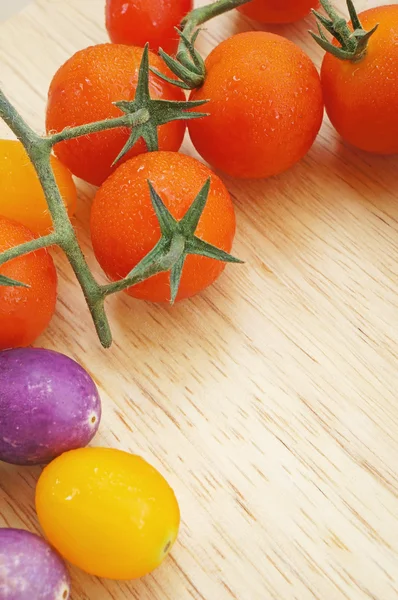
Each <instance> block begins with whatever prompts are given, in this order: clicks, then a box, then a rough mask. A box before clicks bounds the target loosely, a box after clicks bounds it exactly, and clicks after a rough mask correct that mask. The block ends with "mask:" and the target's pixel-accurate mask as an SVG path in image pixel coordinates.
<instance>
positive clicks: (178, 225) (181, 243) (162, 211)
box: [111, 178, 242, 304]
mask: <svg viewBox="0 0 398 600" xmlns="http://www.w3.org/2000/svg"><path fill="white" fill-rule="evenodd" d="M210 183H211V180H210V178H209V179H208V180H207V181H206V183H205V184H204V186H203V187H202V189H201V190H200V192H199V194H198V195H197V196H196V198H195V200H194V201H193V203H192V204H191V206H190V208H189V209H188V211H187V213H186V214H185V216H184V217H183V218H182V219H181V220H180V221H177V220H176V219H175V218H174V217H173V215H172V214H171V213H170V211H169V210H168V208H167V207H166V205H165V204H164V202H163V200H162V199H161V197H160V196H159V194H158V193H157V192H156V190H155V189H154V187H153V185H152V184H151V182H150V181H148V185H149V190H150V194H151V202H152V205H153V208H154V210H155V213H156V216H157V218H158V221H159V225H160V230H161V234H162V236H161V238H160V240H159V242H158V243H157V244H156V246H155V247H154V248H153V250H151V251H150V252H149V253H148V254H147V255H146V256H145V257H144V258H143V259H142V261H141V262H140V263H138V265H137V266H136V267H135V268H134V269H133V270H132V271H131V272H130V273H129V274H128V275H127V277H126V278H125V279H124V280H123V288H126V287H131V286H133V285H136V284H137V283H139V282H141V281H144V280H145V279H148V278H149V277H153V276H154V275H157V274H158V273H163V272H166V271H170V290H171V296H170V301H171V304H173V303H174V302H175V299H176V297H177V294H178V290H179V286H180V282H181V276H182V271H183V267H184V263H185V259H186V258H187V256H188V255H189V254H196V255H199V256H206V257H208V258H213V259H215V260H220V261H223V262H226V263H242V261H241V260H239V259H238V258H235V257H234V256H231V255H230V254H228V253H227V252H224V250H220V248H216V247H215V246H213V245H212V244H208V243H207V242H205V241H203V240H201V239H200V238H198V237H196V235H195V232H196V229H197V227H198V224H199V221H200V218H201V216H202V213H203V211H204V209H205V206H206V203H207V199H208V196H209V191H210ZM116 285H117V284H116ZM111 287H112V284H111Z"/></svg>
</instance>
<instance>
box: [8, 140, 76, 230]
mask: <svg viewBox="0 0 398 600" xmlns="http://www.w3.org/2000/svg"><path fill="white" fill-rule="evenodd" d="M51 165H52V167H53V170H54V175H55V179H56V180H57V184H58V187H59V189H60V192H61V196H62V198H63V200H64V202H65V206H66V207H67V209H68V213H69V216H70V217H71V216H72V215H73V214H74V212H75V210H76V200H77V193H76V186H75V184H74V182H73V179H72V175H71V174H70V172H69V171H68V169H67V168H66V167H64V165H63V164H62V163H61V162H60V161H59V160H58V158H56V157H55V156H52V157H51ZM0 215H2V216H3V217H7V218H8V219H12V220H14V221H18V223H22V224H23V225H26V227H28V229H30V230H31V231H32V232H33V233H35V234H37V235H45V234H46V233H49V231H51V229H52V220H51V215H50V213H49V211H48V208H47V203H46V200H45V198H44V193H43V190H42V187H41V185H40V182H39V179H38V177H37V175H36V171H35V169H34V167H33V165H32V163H31V162H30V160H29V158H28V155H27V154H26V151H25V149H24V147H23V146H22V144H21V142H18V141H16V140H0Z"/></svg>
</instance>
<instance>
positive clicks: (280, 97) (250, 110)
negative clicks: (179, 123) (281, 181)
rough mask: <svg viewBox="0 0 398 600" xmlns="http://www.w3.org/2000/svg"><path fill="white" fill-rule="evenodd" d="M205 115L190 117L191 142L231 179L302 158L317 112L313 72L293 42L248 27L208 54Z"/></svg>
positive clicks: (272, 171) (198, 94)
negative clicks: (252, 30) (249, 30)
mask: <svg viewBox="0 0 398 600" xmlns="http://www.w3.org/2000/svg"><path fill="white" fill-rule="evenodd" d="M206 68H207V77H206V81H205V83H204V85H203V86H202V87H201V88H199V89H197V90H194V91H193V92H192V94H191V100H201V99H203V100H204V99H205V98H209V99H210V102H209V103H208V104H207V105H206V112H207V113H209V114H210V116H209V117H205V118H203V119H198V120H196V121H194V120H192V121H190V122H189V132H190V135H191V139H192V142H193V144H194V146H195V148H196V149H197V151H198V152H199V154H200V155H201V156H202V157H203V158H204V159H205V160H206V161H207V162H209V163H210V164H211V165H212V166H213V167H216V168H217V169H220V170H222V171H224V172H226V173H228V174H229V175H232V176H233V177H240V178H258V179H260V178H264V177H270V176H272V175H277V174H278V173H281V172H282V171H285V170H286V169H288V168H289V167H291V166H292V165H294V164H295V163H296V162H298V161H299V160H300V159H301V158H303V157H304V156H305V154H306V153H307V152H308V150H309V149H310V148H311V146H312V144H313V143H314V140H315V138H316V136H317V134H318V131H319V129H320V126H321V123H322V118H323V100H322V89H321V83H320V78H319V75H318V72H317V70H316V68H315V66H314V64H313V63H312V61H311V60H310V59H309V58H308V56H307V55H306V54H304V52H303V51H302V50H301V49H300V48H299V47H298V46H296V45H295V44H293V42H290V41H289V40H287V39H285V38H283V37H280V36H278V35H274V34H272V33H264V32H247V33H241V34H238V35H235V36H233V37H231V38H229V39H228V40H226V41H224V42H222V43H221V44H220V45H219V46H217V48H215V49H214V50H213V52H211V54H210V55H209V57H208V58H207V60H206Z"/></svg>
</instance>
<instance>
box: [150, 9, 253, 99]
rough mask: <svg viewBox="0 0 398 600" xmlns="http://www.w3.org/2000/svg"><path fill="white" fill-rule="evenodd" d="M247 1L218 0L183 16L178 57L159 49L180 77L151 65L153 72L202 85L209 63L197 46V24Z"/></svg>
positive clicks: (189, 87)
mask: <svg viewBox="0 0 398 600" xmlns="http://www.w3.org/2000/svg"><path fill="white" fill-rule="evenodd" d="M248 2H250V0H216V2H213V3H212V4H208V5H206V6H199V7H198V8H195V9H194V10H193V11H192V12H190V13H189V15H188V16H187V17H185V19H184V20H183V22H182V24H181V27H182V29H181V30H180V29H178V28H177V29H176V31H177V33H178V35H179V36H180V43H179V46H178V51H177V55H176V57H175V58H174V57H172V56H170V55H169V54H166V52H164V51H163V50H162V49H160V50H159V54H160V56H161V57H162V58H163V60H164V62H165V63H166V65H167V66H168V67H169V69H170V71H171V72H172V73H174V75H176V76H177V77H178V80H175V79H171V78H170V77H167V76H166V75H164V74H163V73H160V72H159V71H157V70H156V69H151V70H152V71H153V73H156V75H158V76H159V77H161V78H162V79H164V80H165V81H167V82H168V83H172V84H173V85H176V86H178V87H181V88H183V89H186V90H194V89H196V88H198V87H201V86H202V85H203V84H204V82H205V79H206V67H205V63H204V60H203V58H202V57H201V55H200V54H199V52H198V51H197V50H196V48H195V43H196V40H197V38H198V35H199V33H200V29H197V27H200V25H203V23H206V22H207V21H210V20H211V19H214V18H215V17H217V16H219V15H222V14H224V13H226V12H228V11H230V10H233V9H234V8H238V7H239V6H243V4H247V3H248Z"/></svg>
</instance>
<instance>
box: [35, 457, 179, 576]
mask: <svg viewBox="0 0 398 600" xmlns="http://www.w3.org/2000/svg"><path fill="white" fill-rule="evenodd" d="M36 510H37V514H38V517H39V521H40V524H41V526H42V528H43V530H44V533H45V535H46V537H47V538H48V540H49V542H50V543H51V544H52V545H53V546H54V547H55V548H56V549H57V550H58V552H59V553H60V554H61V556H63V557H64V558H65V559H66V560H68V561H69V562H71V563H72V564H74V565H76V566H77V567H79V568H80V569H82V570H83V571H86V572H88V573H91V574H93V575H96V576H98V577H105V578H108V579H124V580H127V579H137V578H139V577H142V576H143V575H146V574H147V573H149V572H151V571H153V570H154V569H155V568H157V567H158V566H159V565H160V564H161V563H162V562H163V560H164V559H165V557H166V556H167V554H168V552H169V551H170V549H171V547H172V546H173V544H174V542H175V540H176V538H177V535H178V530H179V524H180V511H179V506H178V502H177V499H176V497H175V495H174V492H173V490H172V489H171V487H170V486H169V484H168V483H167V481H166V480H165V479H164V478H163V476H162V475H160V473H159V472H158V471H157V470H156V469H155V468H154V467H152V466H151V465H150V464H148V463H147V462H146V461H145V460H143V459H142V458H141V457H139V456H135V455H132V454H129V453H127V452H122V451H121V450H115V449H112V448H82V449H80V450H72V451H70V452H66V453H65V454H63V455H62V456H60V457H58V458H56V459H55V460H54V461H53V462H52V463H50V464H49V465H48V466H47V467H46V468H45V469H44V471H43V472H42V475H41V477H40V479H39V481H38V484H37V488H36ZM66 524H67V526H66Z"/></svg>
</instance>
